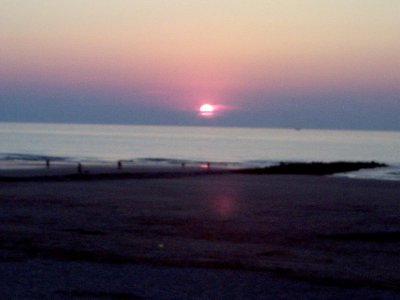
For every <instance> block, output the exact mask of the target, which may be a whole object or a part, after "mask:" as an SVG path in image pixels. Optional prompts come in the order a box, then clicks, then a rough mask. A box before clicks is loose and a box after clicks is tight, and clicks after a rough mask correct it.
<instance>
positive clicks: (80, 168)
mask: <svg viewBox="0 0 400 300" xmlns="http://www.w3.org/2000/svg"><path fill="white" fill-rule="evenodd" d="M78 173H79V174H82V164H81V163H78Z"/></svg>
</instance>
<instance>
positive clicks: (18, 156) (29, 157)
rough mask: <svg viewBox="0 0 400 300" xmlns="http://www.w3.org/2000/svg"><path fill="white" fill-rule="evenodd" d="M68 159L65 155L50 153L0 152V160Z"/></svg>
mask: <svg viewBox="0 0 400 300" xmlns="http://www.w3.org/2000/svg"><path fill="white" fill-rule="evenodd" d="M45 160H52V161H68V160H69V159H68V158H67V157H61V156H51V155H37V154H22V153H3V154H0V161H32V162H35V161H45Z"/></svg>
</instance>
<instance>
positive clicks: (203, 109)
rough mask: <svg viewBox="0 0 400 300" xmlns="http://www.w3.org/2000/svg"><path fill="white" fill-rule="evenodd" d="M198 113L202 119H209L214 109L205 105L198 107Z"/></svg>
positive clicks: (209, 105)
mask: <svg viewBox="0 0 400 300" xmlns="http://www.w3.org/2000/svg"><path fill="white" fill-rule="evenodd" d="M199 111H200V115H202V116H204V117H209V116H212V115H213V113H214V111H215V108H214V106H212V105H211V104H208V103H206V104H203V105H201V106H200V108H199Z"/></svg>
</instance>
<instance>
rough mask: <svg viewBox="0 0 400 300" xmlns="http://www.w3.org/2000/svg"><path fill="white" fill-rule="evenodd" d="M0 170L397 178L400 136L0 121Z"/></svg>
mask: <svg viewBox="0 0 400 300" xmlns="http://www.w3.org/2000/svg"><path fill="white" fill-rule="evenodd" d="M0 141H1V147H0V168H3V169H4V168H27V167H29V168H31V167H35V166H42V165H43V161H44V160H45V159H47V158H49V159H51V160H52V161H57V162H58V163H71V162H73V163H76V162H77V161H85V162H90V163H104V162H115V161H117V160H127V161H131V162H133V163H139V164H151V165H154V164H156V165H160V164H180V163H182V162H185V163H187V164H202V163H204V162H213V163H218V164H219V165H220V166H222V167H231V168H232V167H234V168H235V167H242V166H266V165H271V164H275V163H277V162H279V161H325V162H326V161H372V160H374V161H379V162H383V163H387V164H390V166H391V168H389V169H381V170H372V171H371V170H370V171H368V172H361V173H354V174H351V176H352V177H358V176H359V177H363V178H379V179H391V180H400V151H399V149H400V132H384V131H381V132H376V131H343V130H341V131H340V130H295V129H269V128H221V127H213V128H211V127H183V126H181V127H178V126H175V127H172V126H128V125H126V126H121V125H78V124H29V123H0Z"/></svg>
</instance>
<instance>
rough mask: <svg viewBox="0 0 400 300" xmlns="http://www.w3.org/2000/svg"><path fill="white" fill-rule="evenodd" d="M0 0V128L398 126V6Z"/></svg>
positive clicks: (303, 0)
mask: <svg viewBox="0 0 400 300" xmlns="http://www.w3.org/2000/svg"><path fill="white" fill-rule="evenodd" d="M0 5H1V10H0V121H3V122H4V121H6V122H8V121H12V122H27V121H30V122H67V123H112V124H156V125H199V126H245V127H282V128H292V127H296V128H332V129H367V130H400V117H399V116H400V29H399V28H400V1H398V0H384V1H382V0H336V1H321V0H282V1H272V0H247V1H242V0H168V1H166V0H135V1H131V0H113V1H109V0H68V1H57V0H0ZM204 103H208V104H211V105H213V107H214V111H213V112H212V114H206V115H204V114H201V113H199V107H200V106H201V105H202V104H204Z"/></svg>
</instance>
